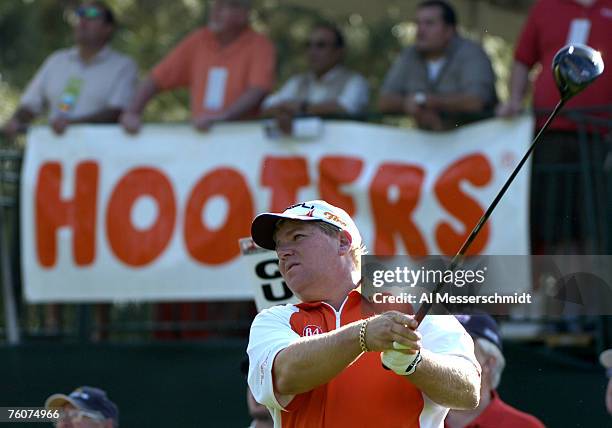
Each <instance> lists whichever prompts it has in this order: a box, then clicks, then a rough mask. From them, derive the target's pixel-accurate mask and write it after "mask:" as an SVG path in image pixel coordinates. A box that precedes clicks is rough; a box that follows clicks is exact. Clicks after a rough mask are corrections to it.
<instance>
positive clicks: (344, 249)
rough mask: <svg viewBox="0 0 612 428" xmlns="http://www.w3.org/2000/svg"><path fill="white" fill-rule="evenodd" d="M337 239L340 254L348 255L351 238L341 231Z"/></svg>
mask: <svg viewBox="0 0 612 428" xmlns="http://www.w3.org/2000/svg"><path fill="white" fill-rule="evenodd" d="M338 239H339V240H340V247H339V250H340V253H341V254H346V253H348V252H349V251H350V250H351V238H350V237H349V235H348V234H347V233H346V232H345V231H342V232H340V234H339V238H338Z"/></svg>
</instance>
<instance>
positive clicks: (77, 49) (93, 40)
mask: <svg viewBox="0 0 612 428" xmlns="http://www.w3.org/2000/svg"><path fill="white" fill-rule="evenodd" d="M75 15H76V20H75V25H74V40H75V46H74V47H72V48H68V49H62V50H59V51H56V52H54V53H53V54H51V55H50V56H49V57H48V58H47V59H46V60H45V62H44V63H43V65H42V66H41V67H40V69H39V70H38V71H37V73H36V75H35V76H34V78H33V79H32V80H31V81H30V83H29V84H28V86H27V88H26V90H25V93H24V94H23V96H22V97H21V102H20V105H19V108H18V109H17V111H16V112H15V113H14V114H13V116H12V118H11V119H10V120H9V121H8V122H7V123H6V124H5V126H4V128H3V131H4V133H5V134H6V135H7V136H8V137H9V138H13V137H14V136H15V135H16V134H17V133H19V132H23V131H25V130H26V129H27V127H28V125H29V124H30V122H31V121H32V120H33V119H34V118H35V117H36V116H38V115H40V114H41V113H42V112H43V111H44V110H47V111H48V118H49V123H50V125H51V127H52V128H53V130H54V131H55V133H57V134H62V133H63V132H64V131H65V130H66V128H67V127H68V126H69V125H71V124H77V123H114V122H117V121H118V119H119V115H120V114H121V111H122V110H123V109H124V108H125V107H127V105H128V103H129V101H130V99H131V97H132V95H133V93H134V91H135V88H136V84H137V80H138V68H137V66H136V63H135V62H134V61H133V60H132V59H131V58H129V57H127V56H125V55H123V54H120V53H119V52H117V51H115V50H113V49H112V48H111V47H110V46H109V43H110V41H111V38H112V36H113V33H114V31H115V28H116V22H115V17H114V15H113V12H112V10H111V9H110V8H109V7H108V6H107V5H106V4H105V3H103V2H101V1H87V2H85V3H83V4H82V5H81V6H80V7H79V8H77V9H76V11H75Z"/></svg>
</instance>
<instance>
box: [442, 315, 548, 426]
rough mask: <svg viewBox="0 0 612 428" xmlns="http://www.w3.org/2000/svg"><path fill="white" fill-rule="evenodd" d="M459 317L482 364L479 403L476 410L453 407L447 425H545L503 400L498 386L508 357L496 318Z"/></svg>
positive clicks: (480, 316) (484, 316) (485, 316)
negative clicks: (504, 353) (506, 356)
mask: <svg viewBox="0 0 612 428" xmlns="http://www.w3.org/2000/svg"><path fill="white" fill-rule="evenodd" d="M457 319H458V320H459V322H460V323H461V324H462V325H463V327H464V328H465V329H466V331H467V332H468V333H469V334H470V336H472V339H474V352H475V354H476V359H478V362H479V363H480V367H481V368H482V381H481V383H480V404H479V405H478V407H476V408H475V409H473V410H451V411H450V412H449V413H448V416H447V417H446V421H445V427H446V428H486V427H496V428H516V427H521V428H543V427H544V425H543V424H542V422H540V421H539V420H538V419H537V418H536V417H534V416H532V415H529V414H527V413H524V412H521V411H520V410H517V409H515V408H514V407H512V406H509V405H508V404H506V403H504V402H503V401H502V400H501V398H499V394H498V393H497V387H498V386H499V381H500V379H501V375H502V372H503V371H504V367H505V366H506V360H505V358H504V355H503V353H502V340H501V335H500V333H499V328H498V326H497V322H495V320H494V319H493V317H491V316H490V315H486V314H478V315H457Z"/></svg>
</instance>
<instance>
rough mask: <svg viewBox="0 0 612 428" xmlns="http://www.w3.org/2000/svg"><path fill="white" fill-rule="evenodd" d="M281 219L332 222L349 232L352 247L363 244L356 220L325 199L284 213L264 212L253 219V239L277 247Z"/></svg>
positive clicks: (270, 247)
mask: <svg viewBox="0 0 612 428" xmlns="http://www.w3.org/2000/svg"><path fill="white" fill-rule="evenodd" d="M281 219H289V220H301V221H322V222H325V223H329V224H332V225H334V226H336V227H337V228H339V229H341V230H344V231H345V232H346V233H348V235H349V237H350V239H351V246H352V247H359V246H361V235H360V234H359V230H358V229H357V226H356V225H355V222H354V221H353V219H352V218H351V216H349V215H348V214H347V212H346V211H344V210H343V209H342V208H338V207H335V206H333V205H332V204H329V203H327V202H325V201H321V200H314V201H306V202H302V203H299V204H296V205H292V206H290V207H288V208H286V209H285V211H283V212H282V213H262V214H259V215H258V216H257V217H255V219H254V220H253V224H252V225H251V236H252V237H253V241H255V243H256V244H257V245H259V246H260V247H262V248H266V249H268V250H274V249H276V243H275V242H274V239H273V236H274V228H275V227H276V223H277V222H278V221H279V220H281Z"/></svg>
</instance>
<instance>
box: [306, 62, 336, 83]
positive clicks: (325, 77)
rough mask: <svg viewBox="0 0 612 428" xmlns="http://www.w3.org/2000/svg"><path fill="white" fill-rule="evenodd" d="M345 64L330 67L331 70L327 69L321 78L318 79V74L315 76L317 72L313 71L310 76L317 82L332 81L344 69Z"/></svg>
mask: <svg viewBox="0 0 612 428" xmlns="http://www.w3.org/2000/svg"><path fill="white" fill-rule="evenodd" d="M343 68H344V67H343V66H342V64H338V65H335V66H334V67H332V68H330V69H329V70H327V72H326V73H325V74H323V76H321V78H320V79H317V76H315V74H314V73H313V72H310V73H309V74H310V78H311V79H312V80H313V81H315V82H317V81H318V82H321V83H327V82H330V81H331V80H333V79H334V77H336V76H337V75H338V74H339V73H341V72H342V70H343Z"/></svg>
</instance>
